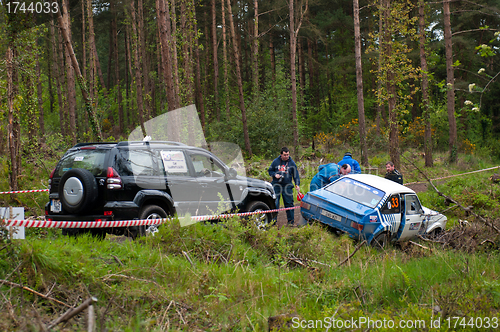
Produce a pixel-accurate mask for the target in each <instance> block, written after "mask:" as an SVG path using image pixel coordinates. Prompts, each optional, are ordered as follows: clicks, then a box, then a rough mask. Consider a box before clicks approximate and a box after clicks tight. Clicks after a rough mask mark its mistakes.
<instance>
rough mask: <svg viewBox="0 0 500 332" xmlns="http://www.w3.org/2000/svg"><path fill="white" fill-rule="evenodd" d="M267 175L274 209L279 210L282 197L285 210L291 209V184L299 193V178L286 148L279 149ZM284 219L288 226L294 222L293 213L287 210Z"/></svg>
mask: <svg viewBox="0 0 500 332" xmlns="http://www.w3.org/2000/svg"><path fill="white" fill-rule="evenodd" d="M268 173H269V175H270V176H271V177H272V179H273V180H272V185H273V189H274V193H275V194H276V208H277V209H278V208H279V204H280V197H281V196H283V204H284V205H285V207H286V208H288V207H293V184H292V180H293V182H295V189H297V191H300V187H299V185H300V177H299V171H298V169H297V165H296V164H295V162H294V161H293V159H292V157H290V150H288V148H287V147H283V148H281V153H280V155H279V157H278V158H276V159H274V160H273V162H272V163H271V166H269V170H268ZM286 217H287V219H288V225H292V224H293V222H294V211H293V210H287V211H286Z"/></svg>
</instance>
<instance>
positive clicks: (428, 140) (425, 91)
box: [418, 0, 433, 167]
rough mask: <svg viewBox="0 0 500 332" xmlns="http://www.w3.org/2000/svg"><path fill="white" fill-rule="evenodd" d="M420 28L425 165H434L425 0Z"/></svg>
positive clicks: (421, 10)
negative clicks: (426, 49)
mask: <svg viewBox="0 0 500 332" xmlns="http://www.w3.org/2000/svg"><path fill="white" fill-rule="evenodd" d="M418 13H419V29H420V37H419V44H420V68H422V106H423V107H422V111H423V118H424V122H425V131H424V153H425V166H426V167H432V166H433V160H432V130H431V116H430V107H429V75H428V74H427V72H428V67H427V55H426V52H425V42H426V36H425V27H426V25H425V3H424V1H423V0H420V1H419V9H418Z"/></svg>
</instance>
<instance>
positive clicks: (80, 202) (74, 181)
mask: <svg viewBox="0 0 500 332" xmlns="http://www.w3.org/2000/svg"><path fill="white" fill-rule="evenodd" d="M97 195H98V189H97V182H96V180H95V178H94V175H93V174H92V173H90V172H89V171H88V170H86V169H83V168H74V169H70V170H69V171H67V172H66V173H64V174H63V175H62V177H61V182H60V184H59V198H60V200H61V203H62V206H63V208H64V210H66V211H67V212H69V213H78V212H81V211H83V210H85V209H86V208H88V207H90V206H91V205H92V203H93V202H94V201H95V200H96V198H97Z"/></svg>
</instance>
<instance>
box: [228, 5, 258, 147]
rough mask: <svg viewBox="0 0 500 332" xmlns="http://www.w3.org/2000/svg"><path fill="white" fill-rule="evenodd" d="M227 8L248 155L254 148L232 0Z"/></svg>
mask: <svg viewBox="0 0 500 332" xmlns="http://www.w3.org/2000/svg"><path fill="white" fill-rule="evenodd" d="M227 10H228V14H229V29H230V30H231V38H232V40H233V51H234V62H235V65H236V80H237V84H238V92H239V97H240V110H241V122H242V123H243V136H244V140H245V149H246V150H247V152H248V155H249V156H252V148H251V147H250V136H249V135H248V124H247V113H246V108H245V97H244V95H243V80H242V78H241V66H240V53H239V52H238V44H237V43H236V32H235V29H234V22H233V13H232V8H231V0H227Z"/></svg>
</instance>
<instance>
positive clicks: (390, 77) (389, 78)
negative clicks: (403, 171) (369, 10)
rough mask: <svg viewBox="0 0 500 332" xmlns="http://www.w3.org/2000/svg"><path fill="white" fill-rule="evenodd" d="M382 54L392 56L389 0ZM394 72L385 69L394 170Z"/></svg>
mask: <svg viewBox="0 0 500 332" xmlns="http://www.w3.org/2000/svg"><path fill="white" fill-rule="evenodd" d="M383 3H384V8H383V15H384V53H385V59H386V60H387V61H388V60H389V59H390V58H391V55H392V27H391V22H390V10H391V3H390V0H384V1H383ZM394 76H395V74H394V71H393V69H391V68H388V69H387V73H386V80H385V81H386V84H387V94H388V112H389V156H390V157H391V160H392V162H393V163H394V165H395V167H396V168H400V160H399V126H398V114H397V110H396V86H395V84H394Z"/></svg>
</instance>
